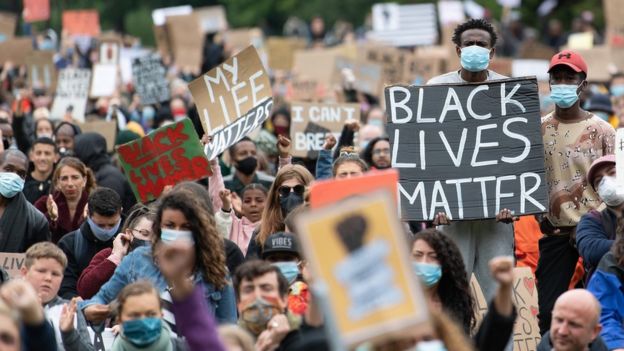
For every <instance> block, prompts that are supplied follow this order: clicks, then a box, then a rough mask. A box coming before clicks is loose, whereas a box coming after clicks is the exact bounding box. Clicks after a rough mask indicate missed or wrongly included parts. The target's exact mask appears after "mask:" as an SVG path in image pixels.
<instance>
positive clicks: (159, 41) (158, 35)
mask: <svg viewBox="0 0 624 351" xmlns="http://www.w3.org/2000/svg"><path fill="white" fill-rule="evenodd" d="M154 39H155V40H156V47H157V48H158V52H159V53H160V56H162V57H170V55H171V47H170V46H169V37H168V36H167V26H164V25H162V26H154Z"/></svg>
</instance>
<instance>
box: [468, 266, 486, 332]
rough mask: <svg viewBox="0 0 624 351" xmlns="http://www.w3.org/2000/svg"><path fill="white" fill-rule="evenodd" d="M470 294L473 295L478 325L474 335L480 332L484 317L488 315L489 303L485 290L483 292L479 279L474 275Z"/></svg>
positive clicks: (471, 279)
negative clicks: (484, 293)
mask: <svg viewBox="0 0 624 351" xmlns="http://www.w3.org/2000/svg"><path fill="white" fill-rule="evenodd" d="M470 292H471V293H472V298H473V299H474V302H475V305H474V314H475V319H476V323H475V326H474V329H473V330H472V332H473V333H476V332H477V331H478V330H479V326H480V325H481V322H483V317H485V315H486V314H487V311H488V302H487V300H485V296H484V295H483V290H481V285H479V282H478V281H477V277H475V275H474V273H473V274H471V275H470Z"/></svg>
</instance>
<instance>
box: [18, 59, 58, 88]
mask: <svg viewBox="0 0 624 351" xmlns="http://www.w3.org/2000/svg"><path fill="white" fill-rule="evenodd" d="M53 58H54V53H53V52H52V51H33V52H32V54H31V55H30V56H28V57H27V58H26V61H25V63H26V68H27V70H28V81H29V82H30V86H31V87H33V88H45V89H51V90H53V89H54V88H55V87H56V67H55V66H54V60H53Z"/></svg>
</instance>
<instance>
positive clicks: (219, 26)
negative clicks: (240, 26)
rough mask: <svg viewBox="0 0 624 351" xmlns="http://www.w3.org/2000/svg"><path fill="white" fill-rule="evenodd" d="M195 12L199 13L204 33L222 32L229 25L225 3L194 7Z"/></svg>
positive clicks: (198, 16) (198, 17)
mask: <svg viewBox="0 0 624 351" xmlns="http://www.w3.org/2000/svg"><path fill="white" fill-rule="evenodd" d="M193 12H194V13H195V14H197V19H198V20H199V27H200V28H201V30H202V32H203V33H215V32H221V31H224V30H226V29H227V27H228V22H227V18H226V16H225V7H223V5H218V6H207V7H200V8H196V9H194V10H193Z"/></svg>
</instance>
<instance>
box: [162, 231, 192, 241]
mask: <svg viewBox="0 0 624 351" xmlns="http://www.w3.org/2000/svg"><path fill="white" fill-rule="evenodd" d="M160 240H162V241H163V242H164V243H165V244H171V243H173V242H174V241H178V240H180V241H184V242H187V243H189V244H191V245H195V239H193V232H191V231H190V230H175V229H167V228H160Z"/></svg>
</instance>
